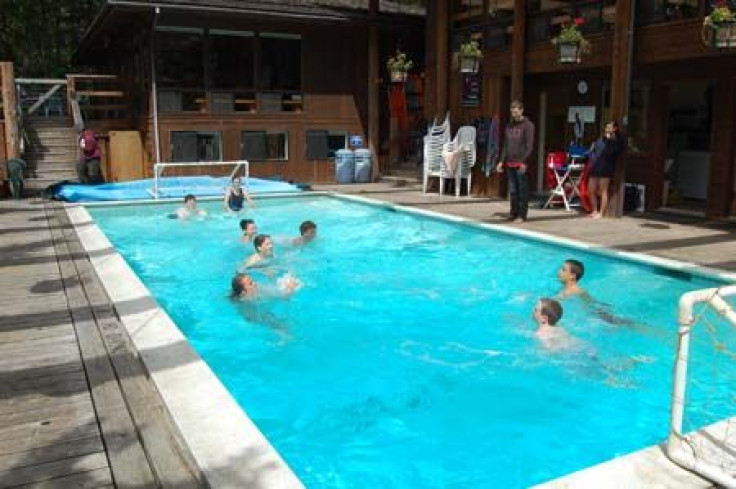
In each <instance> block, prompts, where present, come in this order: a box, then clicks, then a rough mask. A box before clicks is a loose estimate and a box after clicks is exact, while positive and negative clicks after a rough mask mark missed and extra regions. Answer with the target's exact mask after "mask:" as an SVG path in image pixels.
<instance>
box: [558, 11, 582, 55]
mask: <svg viewBox="0 0 736 489" xmlns="http://www.w3.org/2000/svg"><path fill="white" fill-rule="evenodd" d="M584 22H585V21H584V20H583V19H582V18H579V17H578V18H576V19H575V21H574V22H572V23H570V24H565V25H563V26H562V29H560V33H559V34H558V35H557V36H556V37H553V38H552V44H554V45H555V46H558V45H560V44H577V45H578V46H579V47H580V52H582V53H589V52H590V42H588V40H587V39H585V37H583V33H582V32H580V30H579V29H578V26H581V25H583V23H584Z"/></svg>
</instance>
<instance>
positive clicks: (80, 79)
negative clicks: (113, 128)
mask: <svg viewBox="0 0 736 489" xmlns="http://www.w3.org/2000/svg"><path fill="white" fill-rule="evenodd" d="M66 79H67V99H68V101H69V107H70V108H71V110H72V118H73V120H74V127H75V128H79V129H80V130H81V129H82V128H83V127H84V124H85V121H95V120H110V119H125V118H126V117H128V105H127V103H126V94H125V92H124V91H122V90H120V89H119V79H118V77H117V76H116V75H91V74H72V75H67V76H66Z"/></svg>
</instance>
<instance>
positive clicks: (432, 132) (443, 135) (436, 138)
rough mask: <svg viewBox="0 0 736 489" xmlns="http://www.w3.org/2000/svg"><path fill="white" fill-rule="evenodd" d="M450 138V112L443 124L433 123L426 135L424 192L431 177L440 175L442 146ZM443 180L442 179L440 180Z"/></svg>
mask: <svg viewBox="0 0 736 489" xmlns="http://www.w3.org/2000/svg"><path fill="white" fill-rule="evenodd" d="M449 140H450V114H449V113H448V114H447V116H446V117H445V121H444V122H443V123H442V124H441V125H439V126H438V125H436V123H433V124H432V126H430V127H429V129H428V130H427V135H426V136H424V153H423V155H424V171H423V177H424V178H423V183H422V192H423V193H425V194H426V193H427V183H428V181H429V177H439V176H440V175H441V171H442V162H443V159H442V147H443V145H444V144H445V143H446V142H448V141H449ZM441 181H442V180H441V179H440V182H441Z"/></svg>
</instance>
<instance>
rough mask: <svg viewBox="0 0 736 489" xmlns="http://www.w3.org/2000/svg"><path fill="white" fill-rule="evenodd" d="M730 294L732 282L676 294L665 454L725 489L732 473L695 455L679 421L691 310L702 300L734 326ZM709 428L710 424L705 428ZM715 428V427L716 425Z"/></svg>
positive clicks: (734, 290)
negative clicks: (670, 402) (675, 328)
mask: <svg viewBox="0 0 736 489" xmlns="http://www.w3.org/2000/svg"><path fill="white" fill-rule="evenodd" d="M734 295H736V285H729V286H725V287H719V288H711V289H703V290H696V291H693V292H688V293H686V294H683V295H682V297H680V305H679V317H678V323H679V328H678V331H677V332H678V343H677V356H676V359H675V369H674V386H673V389H672V404H671V417H670V433H669V437H668V438H667V449H666V452H667V456H668V457H669V458H670V459H671V460H672V461H673V462H675V463H677V464H678V465H680V466H682V467H684V468H686V469H688V470H690V471H692V472H695V473H697V474H700V475H701V476H703V477H704V478H706V479H708V480H711V481H713V482H715V483H717V484H719V485H721V486H723V487H727V488H729V489H736V476H734V474H733V473H732V472H731V471H727V470H724V467H723V466H718V465H716V464H713V463H711V462H709V461H707V460H705V459H703V458H699V457H698V454H697V453H695V451H694V450H693V448H692V446H691V443H690V441H689V439H688V437H687V436H685V435H683V434H682V424H683V415H684V411H685V390H686V387H687V367H688V353H689V348H690V335H691V332H692V329H693V326H694V325H695V322H696V317H695V315H694V313H693V309H694V308H695V306H696V305H697V304H699V303H705V304H707V305H708V306H710V307H712V308H713V310H715V312H717V313H718V314H719V315H720V316H721V317H723V318H725V319H726V320H728V321H729V322H730V323H731V324H732V325H733V326H736V312H734V310H733V308H732V307H731V306H730V305H729V304H728V303H727V302H726V300H725V299H724V297H728V296H734ZM724 422H725V423H728V422H729V420H724V421H723V422H720V423H716V425H720V424H722V423H724ZM709 429H710V427H709V428H708V429H707V430H709ZM715 429H718V427H716V428H715ZM724 448H725V447H724Z"/></svg>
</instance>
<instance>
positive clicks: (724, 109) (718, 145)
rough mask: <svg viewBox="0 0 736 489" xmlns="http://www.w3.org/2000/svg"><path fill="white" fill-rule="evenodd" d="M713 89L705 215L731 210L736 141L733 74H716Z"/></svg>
mask: <svg viewBox="0 0 736 489" xmlns="http://www.w3.org/2000/svg"><path fill="white" fill-rule="evenodd" d="M714 88H715V90H714V91H713V115H712V117H713V120H712V121H711V128H712V130H711V138H710V141H711V143H710V171H709V175H708V202H707V206H706V217H708V218H711V219H712V218H723V217H726V216H728V215H729V214H730V213H731V200H732V199H733V189H732V185H731V182H733V176H734V157H735V156H736V144H735V143H734V140H733V134H734V131H736V107H734V105H736V78H719V79H718V81H717V82H716V85H715V87H714Z"/></svg>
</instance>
